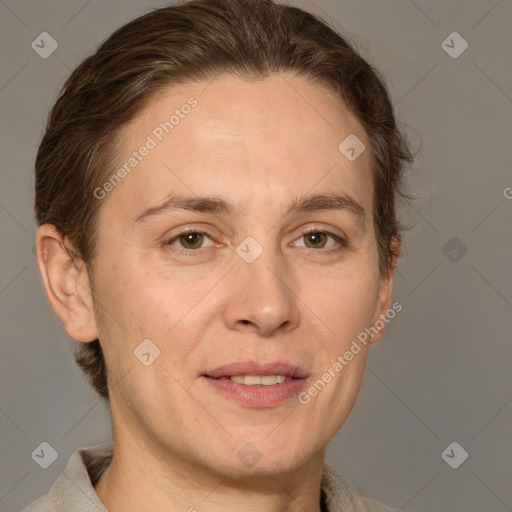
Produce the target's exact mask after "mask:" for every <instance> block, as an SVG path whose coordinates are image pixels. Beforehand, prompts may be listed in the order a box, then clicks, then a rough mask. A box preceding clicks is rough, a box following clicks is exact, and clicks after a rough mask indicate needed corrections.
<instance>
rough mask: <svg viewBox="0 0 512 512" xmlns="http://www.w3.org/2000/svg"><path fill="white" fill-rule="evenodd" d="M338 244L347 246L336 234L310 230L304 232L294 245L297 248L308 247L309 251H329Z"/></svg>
mask: <svg viewBox="0 0 512 512" xmlns="http://www.w3.org/2000/svg"><path fill="white" fill-rule="evenodd" d="M329 239H330V240H329ZM300 241H303V243H302V244H301V243H300ZM337 243H338V244H341V245H342V246H345V245H346V243H345V241H344V240H343V239H342V238H341V237H340V236H338V235H335V234H334V233H330V232H329V231H321V230H319V229H310V230H307V231H304V232H303V233H302V236H301V237H300V238H299V239H298V240H297V241H295V242H294V243H293V245H294V246H297V247H307V248H309V249H329V248H331V247H334V246H335V245H336V244H337ZM334 250H336V249H334ZM328 252H330V251H328Z"/></svg>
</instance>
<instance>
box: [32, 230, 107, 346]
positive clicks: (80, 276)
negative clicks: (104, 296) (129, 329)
mask: <svg viewBox="0 0 512 512" xmlns="http://www.w3.org/2000/svg"><path fill="white" fill-rule="evenodd" d="M36 255H37V264H38V267H39V272H40V273H41V278H42V281H43V286H44V289H45V292H46V295H47V297H48V300H49V301H50V304H51V306H52V308H53V310H54V311H55V313H56V315H57V316H58V317H59V319H60V320H61V322H62V323H63V325H64V328H65V329H66V332H67V333H68V335H69V336H70V337H71V338H73V339H74V340H75V341H81V342H90V341H94V340H95V339H97V338H98V332H97V327H96V320H95V317H94V309H93V300H92V296H91V288H90V283H89V276H88V274H87V271H86V267H85V264H84V263H83V261H82V260H80V259H79V258H78V257H72V255H71V254H70V252H68V249H67V248H66V246H65V240H63V238H62V236H61V235H60V233H59V232H58V231H57V229H56V228H55V226H52V225H51V224H43V225H41V226H39V227H38V229H37V235H36Z"/></svg>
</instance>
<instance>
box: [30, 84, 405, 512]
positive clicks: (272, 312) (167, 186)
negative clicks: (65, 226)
mask: <svg viewBox="0 0 512 512" xmlns="http://www.w3.org/2000/svg"><path fill="white" fill-rule="evenodd" d="M191 96H192V97H194V98H195V99H196V100H197V102H198V104H197V106H196V107H195V108H194V109H193V110H192V111H191V113H190V114H188V115H187V116H186V117H185V118H184V119H181V120H180V123H179V125H178V126H176V127H175V128H174V130H173V131H172V132H171V133H170V134H168V135H166V136H165V137H164V138H163V140H162V141H161V142H159V144H158V145H157V147H156V148H154V149H153V150H151V152H150V153H149V154H148V156H146V157H145V158H144V159H143V160H142V161H141V162H140V163H139V164H138V165H137V167H136V168H135V169H134V170H133V171H132V172H131V173H130V174H129V175H128V176H126V177H125V178H124V179H123V180H122V182H121V183H120V184H118V185H117V186H116V187H115V188H114V190H112V191H111V192H109V193H108V195H107V196H106V197H105V199H103V200H102V204H101V211H100V216H99V224H98V238H97V245H96V257H95V261H94V296H93V295H92V294H91V293H90V290H91V287H90V283H89V281H88V277H87V273H86V271H85V268H84V265H83V264H81V262H80V261H79V260H75V261H74V262H73V261H72V260H71V259H70V258H69V256H68V254H67V252H66V251H65V250H64V248H63V245H65V244H66V240H64V241H62V240H61V238H60V236H59V234H58V233H57V232H56V230H55V228H54V227H53V226H50V225H43V226H40V227H39V229H38V232H37V248H38V258H39V260H38V261H39V267H40V270H41V274H42V277H43V283H44V286H45V289H46V292H47V295H48V297H49V299H50V302H51V304H52V306H53V308H54V310H55V312H56V313H57V315H58V316H59V318H60V319H61V321H62V322H63V324H64V326H65V328H66V331H67V333H68V334H69V336H71V337H72V338H73V339H75V340H76V341H78V342H88V341H92V340H94V339H96V338H99V339H100V342H101V345H102V347H103V350H104V353H105V357H106V361H107V365H108V368H109V372H110V379H109V390H110V405H111V417H112V425H113V434H114V442H115V454H114V458H113V461H112V464H111V466H110V467H109V468H108V470H107V471H106V472H105V474H104V475H103V477H102V478H101V479H100V481H99V483H98V484H97V485H96V492H97V493H98V496H99V497H100V499H101V500H102V501H103V503H105V505H106V506H107V507H108V509H109V510H110V511H114V512H116V511H121V510H123V511H128V512H129V511H138V510H152V511H164V510H165V511H167V512H168V511H178V510H181V511H183V510H187V509H189V508H190V507H194V508H196V509H197V510H206V509H207V510H208V511H213V512H215V511H217V510H219V511H220V510H222V511H229V510H235V509H236V510H251V511H257V510H262V511H263V510H265V511H276V512H277V511H296V510H297V511H298V510H309V511H319V510H320V506H319V502H320V478H321V473H322V463H323V460H324V454H325V449H326V445H327V443H328V442H329V441H330V440H331V438H332V437H333V436H334V435H335V433H336V432H337V431H338V430H339V428H340V427H341V425H342V424H343V422H344V421H345V419H346V418H347V416H348V414H349V412H350V410H351V408H352V406H353V404H354V401H355V399H356V396H357V393H358V391H359V387H360V384H361V380H362V377H363V372H364V367H365V362H366V357H367V351H368V347H363V349H362V350H361V352H359V353H358V354H357V355H355V356H354V358H353V360H352V361H350V363H349V364H348V365H346V366H345V367H344V368H343V370H342V371H341V372H339V373H338V374H336V377H335V378H333V379H332V380H331V382H329V383H328V384H327V385H326V386H325V388H324V389H323V390H322V391H321V392H320V393H318V395H317V396H315V397H313V398H312V399H311V401H310V403H309V404H307V405H303V404H301V403H300V402H299V401H298V400H297V397H292V398H290V399H288V400H285V401H284V402H281V403H279V404H278V405H275V406H273V407H262V408H254V407H246V406H242V405H240V404H239V403H237V402H234V401H232V400H229V399H228V398H226V397H225V396H224V395H222V394H220V393H219V392H218V391H217V390H215V389H212V388H211V387H210V386H209V385H208V384H207V383H206V382H205V379H204V378H203V377H201V376H202V375H203V374H204V373H206V372H207V371H208V370H212V369H214V368H217V367H218V366H221V365H223V364H226V363H230V362H234V361H246V360H252V361H258V362H275V361H284V362H288V363H291V364H295V365H297V366H299V367H301V368H303V369H305V371H307V373H308V375H309V379H308V384H307V385H306V386H305V389H307V388H308V387H309V386H310V385H311V384H312V383H314V382H316V381H317V380H318V379H319V378H320V377H321V376H322V374H323V373H324V372H325V371H326V370H327V369H328V368H329V367H332V365H333V363H334V362H335V361H336V359H337V357H338V356H339V355H340V354H343V353H344V352H345V351H346V350H348V348H349V347H350V345H351V343H352V341H353V340H355V339H356V338H357V335H358V334H359V333H360V332H362V331H363V330H364V329H365V328H367V327H369V326H371V325H373V324H374V323H375V322H376V320H377V319H378V318H379V315H381V314H383V313H385V312H386V311H387V310H388V309H389V307H390V301H391V286H392V278H393V269H394V264H395V261H394V260H393V261H392V262H391V266H390V269H389V271H388V272H387V273H386V274H384V275H380V274H379V270H378V254H377V245H376V239H375V233H374V225H373V211H372V201H373V184H372V177H371V170H370V157H369V151H365V152H363V154H362V155H361V156H360V157H359V158H357V159H356V160H355V161H353V162H350V161H349V160H348V159H346V158H345V156H344V155H342V154H341V153H340V151H339V150H338V145H339V144H340V142H341V141H342V140H343V139H345V137H347V135H349V134H351V133H353V134H356V135H357V137H358V138H359V139H360V140H362V141H363V142H364V143H365V145H366V147H367V148H368V147H369V144H368V141H367V137H366V134H365V132H364V129H363V128H362V126H361V125H360V123H359V122H358V121H357V120H356V119H355V117H354V116H353V115H352V114H351V113H350V112H349V110H348V109H347V108H346V106H345V105H344V104H343V102H342V101H341V100H340V99H339V98H337V97H335V96H334V95H332V94H331V93H330V92H328V91H327V90H326V89H324V88H323V87H322V86H320V85H318V84H314V83H311V82H310V81H308V80H307V79H305V78H299V77H291V76H289V77H286V79H284V77H282V76H278V75H274V76H271V77H269V78H267V79H265V80H262V81H257V82H256V81H252V82H249V81H244V80H242V79H239V78H234V77H229V76H224V77H220V78H217V79H216V80H215V81H213V82H212V83H211V84H210V85H208V84H207V83H198V84H190V85H187V86H180V87H176V86H175V87H170V88H168V89H167V90H166V91H165V92H164V93H160V94H159V95H158V96H157V97H155V98H154V99H153V100H152V101H151V103H150V104H149V106H148V107H147V108H146V109H145V110H144V111H142V112H141V113H140V115H139V116H138V117H137V118H135V119H134V120H133V121H132V123H131V124H130V125H129V126H128V127H127V128H125V129H124V131H123V132H122V133H121V137H120V151H119V165H120V166H121V165H122V164H123V163H124V162H125V161H126V159H127V158H128V157H129V155H130V154H131V152H132V151H134V150H135V149H137V148H139V147H140V146H141V145H142V144H143V143H144V141H145V140H146V137H147V136H148V135H149V134H151V133H152V131H153V130H154V129H155V127H156V126H158V125H159V123H160V122H162V121H164V120H165V119H168V117H169V113H172V112H173V111H174V110H175V109H176V108H179V107H180V106H181V105H183V104H184V103H186V101H187V99H188V98H189V97H191ZM171 193H173V194H186V195H192V196H194V195H195V196H205V195H214V196H219V197H222V198H223V199H225V200H226V201H228V202H230V203H232V204H233V207H234V209H235V210H236V213H235V214H233V215H231V214H226V213H222V212H221V213H211V212H194V211H189V210H182V209H181V210H170V211H165V212H163V213H161V214H159V215H154V216H149V217H145V218H144V220H141V221H139V222H136V221H135V219H136V218H137V217H138V216H139V215H140V214H141V213H142V212H143V211H145V210H147V209H148V208H152V207H155V206H157V205H159V204H161V203H162V202H163V201H164V200H165V199H166V198H167V197H168V196H169V194H171ZM333 193H335V194H345V195H348V196H350V197H351V198H352V199H353V200H354V201H355V202H357V203H358V204H359V205H360V206H361V207H362V208H363V209H364V212H365V221H364V222H362V219H361V217H360V216H358V215H356V214H355V213H354V211H352V210H350V209H347V208H341V209H317V210H314V211H307V212H302V213H287V211H288V207H289V205H291V204H292V203H293V202H294V201H296V200H297V199H300V198H302V197H304V196H306V195H311V194H333ZM183 227H185V228H186V227H190V228H191V229H192V230H194V231H195V232H196V233H201V232H206V233H207V234H208V235H209V237H210V238H208V236H205V237H203V245H202V246H201V242H199V243H198V244H196V246H197V245H198V246H199V248H194V247H195V246H194V245H193V244H191V243H188V244H187V240H188V241H190V239H187V238H186V237H181V238H180V237H179V229H180V228H183ZM308 228H312V229H313V230H316V231H315V232H316V233H319V232H320V235H317V237H316V238H315V237H314V236H313V238H311V235H309V236H308V235H304V234H303V231H304V230H305V229H308ZM326 231H327V232H331V233H334V234H335V235H337V236H339V237H343V238H344V239H345V240H346V244H345V245H342V244H341V243H340V242H338V241H337V240H336V239H335V238H333V237H331V236H325V237H323V236H322V235H321V233H322V232H326ZM248 236H251V237H253V238H254V239H255V240H256V241H257V242H258V243H259V244H260V246H261V247H262V248H263V253H262V254H261V255H260V256H259V257H258V258H257V259H256V260H255V261H254V262H252V263H247V262H246V261H244V260H243V259H242V258H241V257H240V256H239V254H237V252H236V248H237V246H238V245H239V244H240V243H241V242H242V241H243V240H244V239H245V238H246V237H248ZM177 237H178V238H177ZM194 240H197V238H195V239H194ZM180 242H181V243H180ZM191 245H192V247H193V248H192V249H190V247H191ZM184 248H189V251H188V253H183V252H180V251H183V250H184ZM194 251H195V252H194ZM192 253H193V254H192ZM382 333H383V331H381V332H380V333H379V334H378V335H376V336H375V337H374V338H373V339H372V340H371V342H372V343H374V342H376V341H378V339H379V338H380V337H381V335H382ZM147 338H149V339H150V340H151V341H152V342H153V343H154V344H155V345H156V346H158V348H159V349H160V356H159V357H158V358H157V359H155V360H154V362H153V363H152V364H150V365H149V366H145V365H143V364H141V362H140V361H139V359H137V358H136V357H134V354H133V352H134V350H135V349H136V347H137V346H138V345H139V344H140V343H141V342H142V340H144V339H147ZM248 442H250V443H252V444H253V445H255V446H256V447H257V450H258V451H259V453H261V459H260V460H259V462H258V463H257V464H256V465H255V466H253V467H252V468H249V467H246V466H245V465H244V464H242V463H241V461H240V460H239V458H238V457H237V455H236V454H237V452H238V450H240V448H242V447H243V446H244V445H245V444H246V443H248Z"/></svg>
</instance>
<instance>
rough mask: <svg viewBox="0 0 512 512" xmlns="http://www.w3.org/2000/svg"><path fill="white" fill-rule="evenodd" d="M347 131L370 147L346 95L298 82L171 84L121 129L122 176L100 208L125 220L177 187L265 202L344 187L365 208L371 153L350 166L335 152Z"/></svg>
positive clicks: (219, 80) (231, 80) (300, 79)
mask: <svg viewBox="0 0 512 512" xmlns="http://www.w3.org/2000/svg"><path fill="white" fill-rule="evenodd" d="M350 135H356V136H357V138H358V139H360V140H361V141H362V142H363V143H364V144H365V145H366V147H368V143H367V139H366V134H365V132H364V129H363V128H362V126H361V124H360V123H359V122H358V121H357V119H356V118H355V116H354V115H352V113H351V112H350V111H349V110H348V108H347V107H346V105H345V104H344V102H343V101H342V99H341V98H339V97H336V96H335V95H334V94H333V93H331V92H330V91H328V90H327V89H326V88H324V87H323V86H321V85H318V84H315V83H313V82H311V81H309V80H308V79H306V78H303V77H291V76H286V77H285V76H281V75H275V76H271V77H268V78H266V79H264V80H259V81H247V80H243V79H241V78H235V77H230V76H223V77H218V78H216V79H215V80H213V81H211V82H202V83H191V84H186V85H179V86H171V87H169V88H167V89H165V90H163V91H161V92H159V93H158V94H157V95H155V96H154V97H153V98H152V99H151V101H150V102H149V103H148V105H147V106H146V107H145V108H144V110H143V111H142V112H140V114H139V115H138V116H137V117H136V118H135V119H134V120H133V121H132V122H131V123H130V124H129V125H128V126H127V127H125V128H124V129H123V130H122V131H121V133H120V137H119V147H120V151H119V154H118V161H117V166H118V167H119V168H121V167H122V166H124V167H125V168H126V169H127V170H128V172H127V173H123V174H126V176H125V177H123V179H122V180H121V181H120V183H119V184H118V185H116V187H115V189H114V190H113V192H111V193H110V196H111V197H109V198H108V199H109V200H108V201H107V203H110V206H107V205H105V206H106V207H107V208H113V207H114V205H115V207H116V208H121V209H123V210H126V211H125V213H126V215H129V214H130V212H129V211H128V210H133V209H143V208H145V207H148V206H151V203H152V202H154V201H158V200H159V199H160V198H163V197H165V196H167V195H168V194H169V193H172V192H175V191H178V192H187V193H188V194H197V195H204V194H213V195H219V196H233V195H235V196H237V197H238V198H239V199H240V201H242V202H244V203H245V204H248V203H249V202H254V201H257V200H260V202H263V201H266V202H267V203H268V204H271V203H272V202H274V201H281V200H282V199H283V197H284V195H286V194H288V195H291V196H300V195H302V194H303V193H304V192H306V191H307V190H311V189H313V188H315V189H318V188H322V189H323V191H326V190H327V191H329V190H331V189H332V188H333V187H341V189H340V190H341V191H342V192H344V193H348V194H350V195H356V196H359V199H360V200H361V201H362V202H366V203H367V205H366V206H367V207H371V195H372V185H371V183H372V180H371V172H370V158H369V155H368V153H369V152H368V151H365V152H363V154H361V156H360V157H359V158H357V160H355V161H349V160H348V159H347V158H346V156H344V154H343V153H342V152H340V150H339V145H340V143H341V142H342V141H343V140H344V139H346V138H347V136H350ZM143 147H147V148H150V149H149V150H144V151H139V149H142V148H143ZM135 153H136V155H135ZM141 153H144V155H143V156H141ZM130 159H131V160H132V161H131V163H132V164H134V165H133V167H131V166H130V165H126V164H127V163H128V162H129V161H130ZM315 191H319V190H315Z"/></svg>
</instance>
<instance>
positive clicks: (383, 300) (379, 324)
mask: <svg viewBox="0 0 512 512" xmlns="http://www.w3.org/2000/svg"><path fill="white" fill-rule="evenodd" d="M400 247H401V240H400V237H398V236H397V237H393V239H392V240H391V244H390V249H391V250H390V257H389V265H388V268H387V270H386V272H385V273H384V274H383V275H382V276H381V277H380V284H379V295H378V299H377V306H376V308H375V315H374V317H373V321H372V325H371V327H370V331H372V334H373V335H372V336H371V338H370V339H369V343H370V344H372V343H376V342H377V341H379V340H380V339H381V338H382V336H383V334H384V331H385V330H386V325H387V323H388V322H389V319H388V317H387V312H388V311H389V309H390V307H391V293H392V290H393V278H394V276H395V267H396V264H397V261H398V256H399V255H400ZM400 309H401V308H400ZM372 328H373V329H372ZM374 330H377V331H378V332H377V333H375V332H374Z"/></svg>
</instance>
